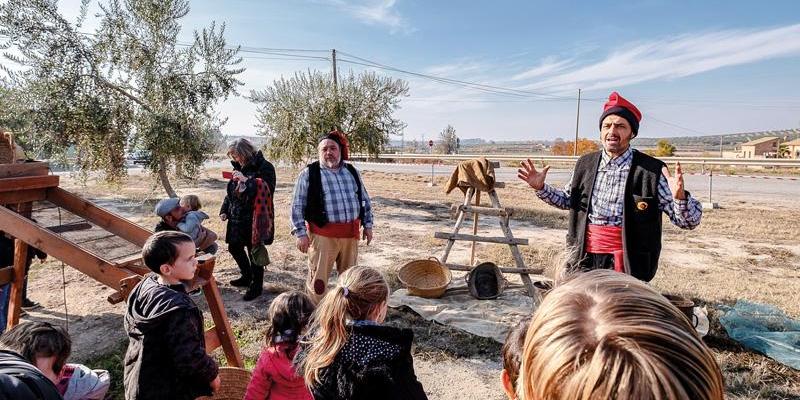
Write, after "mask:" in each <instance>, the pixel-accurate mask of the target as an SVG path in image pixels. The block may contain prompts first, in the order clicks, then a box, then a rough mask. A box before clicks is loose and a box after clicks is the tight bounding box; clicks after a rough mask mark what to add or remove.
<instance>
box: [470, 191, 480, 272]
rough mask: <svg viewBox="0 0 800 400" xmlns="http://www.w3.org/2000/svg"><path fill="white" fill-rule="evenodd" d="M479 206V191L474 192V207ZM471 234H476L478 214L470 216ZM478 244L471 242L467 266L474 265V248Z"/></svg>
mask: <svg viewBox="0 0 800 400" xmlns="http://www.w3.org/2000/svg"><path fill="white" fill-rule="evenodd" d="M480 205H481V191H480V190H476V191H475V206H476V207H480ZM472 234H473V235H477V234H478V213H475V214H473V216H472ZM477 243H478V242H472V249H471V250H470V255H469V265H475V246H477Z"/></svg>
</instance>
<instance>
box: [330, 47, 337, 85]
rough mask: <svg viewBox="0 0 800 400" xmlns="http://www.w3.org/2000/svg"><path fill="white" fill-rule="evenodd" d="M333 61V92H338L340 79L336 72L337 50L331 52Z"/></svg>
mask: <svg viewBox="0 0 800 400" xmlns="http://www.w3.org/2000/svg"><path fill="white" fill-rule="evenodd" d="M331 61H332V62H333V92H334V93H336V91H337V90H338V86H339V84H338V77H337V72H336V49H332V50H331Z"/></svg>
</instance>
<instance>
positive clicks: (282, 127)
mask: <svg viewBox="0 0 800 400" xmlns="http://www.w3.org/2000/svg"><path fill="white" fill-rule="evenodd" d="M407 95H408V84H407V83H406V82H405V81H403V80H400V79H392V78H389V77H382V76H379V75H377V74H375V73H374V72H364V73H361V74H359V75H358V76H356V75H354V74H353V73H352V72H351V73H349V74H348V75H345V76H339V77H338V84H337V85H336V86H334V83H333V78H332V76H331V74H329V73H322V72H319V71H308V72H298V73H295V75H294V76H293V77H291V78H289V79H286V78H281V79H280V80H276V81H274V82H273V83H272V85H271V86H269V87H267V88H266V89H265V90H262V91H255V90H254V91H252V92H250V100H251V101H253V102H254V103H256V104H257V105H258V110H257V116H256V117H257V119H258V123H259V132H258V133H259V134H260V135H263V136H266V137H268V138H270V143H269V146H268V148H267V150H268V152H269V155H270V157H272V158H274V159H284V160H289V161H291V162H298V161H301V160H303V159H305V158H306V157H308V156H310V155H313V154H316V146H317V139H318V138H319V136H320V135H321V134H323V133H325V132H329V131H330V130H332V129H334V128H338V129H341V130H342V131H344V132H345V133H347V138H348V140H349V142H350V147H351V150H352V151H354V152H365V153H369V154H378V153H379V152H380V151H381V149H382V148H383V147H384V146H385V145H386V144H387V143H389V135H397V134H399V133H400V132H401V131H402V129H403V128H404V127H405V123H403V122H402V121H400V120H399V119H397V118H395V117H394V115H393V113H394V111H395V110H397V109H398V108H399V107H400V98H401V97H403V96H407Z"/></svg>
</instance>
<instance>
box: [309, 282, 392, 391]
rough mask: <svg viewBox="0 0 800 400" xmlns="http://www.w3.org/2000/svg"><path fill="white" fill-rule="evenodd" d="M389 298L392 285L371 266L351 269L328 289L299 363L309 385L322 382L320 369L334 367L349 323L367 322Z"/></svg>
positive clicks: (315, 314)
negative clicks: (334, 361) (305, 350)
mask: <svg viewBox="0 0 800 400" xmlns="http://www.w3.org/2000/svg"><path fill="white" fill-rule="evenodd" d="M388 298H389V285H387V284H386V280H385V279H384V278H383V275H381V273H380V272H378V271H376V270H375V269H372V268H369V267H352V268H350V269H348V270H347V271H345V273H343V274H342V275H341V276H339V282H338V285H337V286H336V288H334V289H332V290H329V291H328V293H326V294H325V297H323V298H322V300H321V301H320V303H319V305H318V306H317V309H316V310H315V311H314V314H313V315H312V316H311V323H310V324H309V332H312V333H311V337H310V338H309V339H308V340H307V341H304V342H303V343H304V344H306V345H307V346H308V348H307V352H306V355H305V357H303V358H302V359H301V361H300V364H299V368H298V370H299V371H303V372H302V373H303V378H304V379H305V382H306V385H308V386H315V385H316V384H317V383H319V381H320V370H322V369H323V368H325V367H327V366H329V365H331V363H333V360H334V358H336V354H337V353H339V350H341V349H342V347H343V346H344V345H345V343H346V342H347V339H348V337H349V334H348V330H347V321H348V320H353V321H357V320H365V319H368V318H369V317H370V316H371V315H373V313H374V312H375V310H376V309H377V307H379V306H380V305H381V303H383V302H385V301H386V300H387V299H388Z"/></svg>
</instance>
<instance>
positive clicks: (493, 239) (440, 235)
mask: <svg viewBox="0 0 800 400" xmlns="http://www.w3.org/2000/svg"><path fill="white" fill-rule="evenodd" d="M433 237H435V238H437V239H451V240H468V241H470V242H473V241H475V242H484V243H500V244H516V245H527V244H528V239H517V238H511V239H509V238H506V237H502V236H478V235H466V234H463V233H457V234H456V233H447V232H434V234H433Z"/></svg>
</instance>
